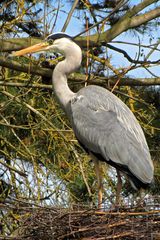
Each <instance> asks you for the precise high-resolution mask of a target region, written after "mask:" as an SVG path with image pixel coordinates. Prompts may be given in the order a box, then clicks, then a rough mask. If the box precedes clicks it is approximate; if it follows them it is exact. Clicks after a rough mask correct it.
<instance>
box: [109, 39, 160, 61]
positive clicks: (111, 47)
mask: <svg viewBox="0 0 160 240" xmlns="http://www.w3.org/2000/svg"><path fill="white" fill-rule="evenodd" d="M106 46H107V47H108V48H110V49H112V50H114V51H117V52H119V53H122V54H123V55H124V57H125V58H127V60H128V61H129V62H131V63H136V64H137V63H139V64H157V63H159V62H160V59H157V60H155V61H149V60H147V59H145V60H135V59H132V58H131V57H130V56H129V55H128V53H127V52H126V51H124V50H123V49H120V48H117V47H115V46H113V45H111V44H108V43H107V44H106Z"/></svg>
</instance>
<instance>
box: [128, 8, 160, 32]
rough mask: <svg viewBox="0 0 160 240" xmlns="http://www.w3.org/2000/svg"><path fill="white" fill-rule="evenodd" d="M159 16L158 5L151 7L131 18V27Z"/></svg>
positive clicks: (159, 9)
mask: <svg viewBox="0 0 160 240" xmlns="http://www.w3.org/2000/svg"><path fill="white" fill-rule="evenodd" d="M159 16H160V7H158V8H156V9H153V10H151V11H149V12H147V13H144V14H141V15H139V16H135V17H134V18H133V19H132V20H131V23H130V25H131V28H134V27H137V26H140V25H142V24H143V23H146V22H148V21H150V20H152V19H154V18H157V17H159Z"/></svg>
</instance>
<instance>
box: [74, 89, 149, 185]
mask: <svg viewBox="0 0 160 240" xmlns="http://www.w3.org/2000/svg"><path fill="white" fill-rule="evenodd" d="M71 116H72V120H71V121H72V126H73V129H74V132H75V135H76V137H77V138H78V140H79V141H80V142H81V143H82V144H83V145H85V147H86V148H87V149H88V150H89V151H92V152H94V153H97V154H101V155H102V156H103V158H104V159H105V160H106V161H109V160H112V161H113V162H115V163H116V164H121V165H124V166H127V167H128V169H129V170H130V171H131V173H133V174H134V175H135V176H136V177H137V178H138V179H140V180H141V181H143V182H145V183H149V182H151V181H152V179H153V164H152V161H151V157H150V153H149V149H148V145H147V143H146V140H145V137H144V134H143V131H142V129H141V127H140V125H139V123H138V121H137V119H136V118H135V116H134V115H133V113H132V112H131V111H130V109H129V108H128V107H127V106H126V105H125V104H124V103H123V102H122V101H121V100H120V99H119V98H117V97H116V96H115V95H114V94H112V93H111V92H109V91H107V90H105V89H104V88H101V87H98V86H88V87H86V88H83V89H81V90H80V91H79V92H78V93H77V95H76V96H75V97H74V99H72V101H71Z"/></svg>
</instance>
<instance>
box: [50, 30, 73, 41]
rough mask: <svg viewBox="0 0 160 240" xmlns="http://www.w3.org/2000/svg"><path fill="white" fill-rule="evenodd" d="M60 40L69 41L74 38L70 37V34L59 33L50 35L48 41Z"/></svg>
mask: <svg viewBox="0 0 160 240" xmlns="http://www.w3.org/2000/svg"><path fill="white" fill-rule="evenodd" d="M60 38H69V39H72V37H71V36H69V35H68V34H66V33H62V32H59V33H53V34H51V35H49V36H48V37H47V40H49V39H52V40H56V39H60Z"/></svg>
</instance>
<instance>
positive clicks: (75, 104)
mask: <svg viewBox="0 0 160 240" xmlns="http://www.w3.org/2000/svg"><path fill="white" fill-rule="evenodd" d="M41 51H50V52H59V53H61V54H63V55H64V57H65V59H64V60H63V61H61V62H59V63H58V64H57V65H56V67H55V69H54V71H53V77H52V80H53V88H54V92H55V94H56V96H57V98H58V100H59V102H60V104H61V106H62V108H63V109H64V111H65V113H66V115H67V117H68V118H69V120H70V123H71V126H72V128H73V130H74V133H75V136H76V138H77V139H78V141H79V143H80V144H81V145H82V146H83V148H84V149H85V150H86V151H87V152H88V153H90V154H91V155H92V156H93V157H94V158H95V159H96V161H103V162H106V163H108V164H110V165H111V166H113V167H115V168H116V169H117V170H118V171H121V172H122V173H124V174H125V175H127V176H128V178H129V181H130V182H131V185H132V186H133V187H134V188H135V189H140V188H146V187H147V186H148V185H149V184H150V183H151V182H152V180H153V172H154V167H153V162H152V160H151V156H150V152H149V148H148V145H147V142H146V139H145V136H144V133H143V130H142V128H141V126H140V124H139V122H138V121H137V119H136V117H135V116H134V114H133V113H132V112H131V110H130V109H129V108H128V107H127V105H126V104H124V103H123V102H122V101H121V100H120V99H119V98H118V97H117V96H115V95H114V94H113V93H111V92H110V91H108V90H107V89H105V88H103V87H100V86H94V85H89V86H86V87H84V88H82V89H80V90H79V91H78V92H77V93H74V92H73V91H71V89H70V88H69V86H68V84H67V76H68V75H69V74H70V73H72V72H74V71H76V70H77V68H79V67H80V65H81V60H82V51H81V48H80V47H79V46H78V45H77V44H76V43H75V42H74V41H73V39H72V37H70V36H69V35H67V34H65V33H55V34H51V35H49V36H48V37H47V39H46V40H45V41H43V42H42V43H39V44H36V45H34V46H31V47H28V48H25V49H23V50H20V51H17V52H14V53H13V55H14V56H21V55H24V54H27V53H34V52H41ZM98 179H99V188H101V185H102V182H101V180H100V179H101V178H100V176H98ZM120 185H121V184H120ZM120 189H121V187H118V190H117V191H118V192H120ZM99 192H100V191H99ZM99 194H100V193H99ZM99 201H102V197H101V196H100V197H99ZM99 204H100V202H99Z"/></svg>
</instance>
